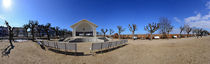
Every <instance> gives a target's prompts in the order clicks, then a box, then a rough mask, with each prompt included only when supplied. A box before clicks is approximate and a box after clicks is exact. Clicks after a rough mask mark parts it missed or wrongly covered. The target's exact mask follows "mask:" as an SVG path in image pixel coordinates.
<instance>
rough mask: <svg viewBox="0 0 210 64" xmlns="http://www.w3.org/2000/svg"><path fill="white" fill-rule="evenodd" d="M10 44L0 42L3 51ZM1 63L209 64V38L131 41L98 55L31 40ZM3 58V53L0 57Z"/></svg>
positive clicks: (18, 46)
mask: <svg viewBox="0 0 210 64" xmlns="http://www.w3.org/2000/svg"><path fill="white" fill-rule="evenodd" d="M8 45H9V43H8V42H6V41H0V49H1V52H2V51H3V50H2V49H5V48H6V47H7V46H8ZM14 45H15V48H14V49H12V50H11V52H10V54H9V56H2V57H0V64H210V36H207V37H203V38H199V39H197V38H195V37H192V38H182V39H169V40H162V39H160V40H152V41H149V40H129V42H128V45H126V46H124V47H121V48H118V49H115V50H112V51H109V52H106V53H103V54H96V55H95V56H92V55H88V56H73V55H65V54H60V53H55V52H53V51H50V50H43V49H41V47H40V46H39V45H38V44H36V43H34V42H31V41H27V42H22V43H14ZM0 55H1V54H0Z"/></svg>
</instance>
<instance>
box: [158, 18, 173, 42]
mask: <svg viewBox="0 0 210 64" xmlns="http://www.w3.org/2000/svg"><path fill="white" fill-rule="evenodd" d="M159 24H160V28H159V32H160V33H161V34H162V35H163V38H168V37H167V33H168V34H169V32H171V31H172V29H173V26H172V25H171V21H169V20H168V18H166V17H161V18H160V19H159Z"/></svg>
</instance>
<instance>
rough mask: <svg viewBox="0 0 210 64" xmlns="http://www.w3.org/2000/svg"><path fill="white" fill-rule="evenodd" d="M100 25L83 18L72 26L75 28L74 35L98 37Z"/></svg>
mask: <svg viewBox="0 0 210 64" xmlns="http://www.w3.org/2000/svg"><path fill="white" fill-rule="evenodd" d="M97 27H98V26H97V25H96V24H93V23H92V22H90V21H88V20H81V21H79V22H78V23H76V24H74V25H72V26H71V28H72V29H73V32H72V36H73V37H76V36H82V37H96V35H97V34H96V28H97Z"/></svg>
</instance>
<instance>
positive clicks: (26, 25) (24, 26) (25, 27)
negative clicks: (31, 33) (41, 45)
mask: <svg viewBox="0 0 210 64" xmlns="http://www.w3.org/2000/svg"><path fill="white" fill-rule="evenodd" d="M23 28H24V29H25V33H26V36H27V38H28V31H27V30H28V28H29V25H28V24H24V25H23Z"/></svg>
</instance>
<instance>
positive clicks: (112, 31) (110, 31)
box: [109, 29, 114, 37]
mask: <svg viewBox="0 0 210 64" xmlns="http://www.w3.org/2000/svg"><path fill="white" fill-rule="evenodd" d="M113 33H114V30H112V29H109V35H110V37H111V35H112V34H113Z"/></svg>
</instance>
